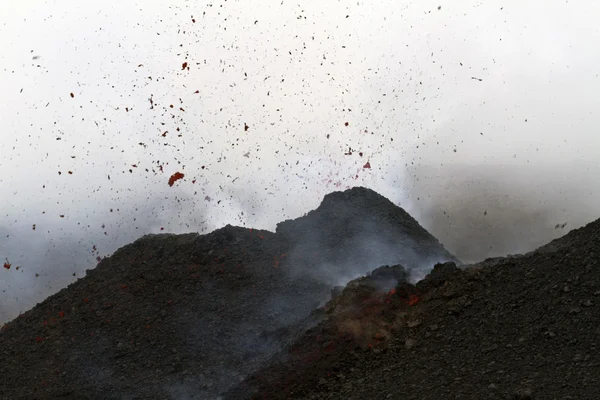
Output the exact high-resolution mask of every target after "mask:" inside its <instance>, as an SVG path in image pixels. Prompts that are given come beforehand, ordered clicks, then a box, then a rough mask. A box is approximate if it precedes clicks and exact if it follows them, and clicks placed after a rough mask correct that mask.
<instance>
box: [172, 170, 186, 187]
mask: <svg viewBox="0 0 600 400" xmlns="http://www.w3.org/2000/svg"><path fill="white" fill-rule="evenodd" d="M184 176H185V175H183V174H182V173H181V172H175V173H174V174H173V175H171V177H170V178H169V186H173V184H174V183H175V182H177V181H178V180H180V179H181V178H183V177H184Z"/></svg>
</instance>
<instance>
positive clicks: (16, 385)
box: [0, 188, 458, 399]
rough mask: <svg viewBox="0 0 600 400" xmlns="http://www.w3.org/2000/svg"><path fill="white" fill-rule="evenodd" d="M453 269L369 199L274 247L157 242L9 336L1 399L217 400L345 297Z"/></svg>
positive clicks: (345, 196)
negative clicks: (381, 275)
mask: <svg viewBox="0 0 600 400" xmlns="http://www.w3.org/2000/svg"><path fill="white" fill-rule="evenodd" d="M442 261H455V262H458V260H456V258H455V257H453V256H452V255H451V254H450V253H448V252H447V251H446V250H445V249H444V247H443V246H442V245H441V244H440V243H439V242H438V241H437V240H436V239H435V238H434V237H433V236H432V235H430V234H429V233H428V232H427V231H426V230H425V229H424V228H422V227H421V226H420V225H419V224H418V223H417V222H416V221H415V220H414V219H413V218H412V217H411V216H410V215H408V214H407V213H406V212H405V211H404V210H402V209H401V208H399V207H397V206H395V205H394V204H393V203H392V202H390V201H389V200H387V199H386V198H384V197H382V196H380V195H378V194H377V193H375V192H373V191H371V190H369V189H365V188H353V189H350V190H347V191H345V192H335V193H331V194H329V195H327V196H325V198H324V199H323V202H322V204H321V205H320V206H319V207H318V208H317V209H316V210H314V211H311V212H310V213H308V214H307V215H306V216H304V217H301V218H298V219H296V220H290V221H285V222H282V223H280V224H279V225H278V226H277V229H276V232H275V233H273V232H267V231H262V230H252V229H246V228H239V227H233V226H226V227H224V228H222V229H218V230H216V231H214V232H212V233H210V234H207V235H199V234H195V233H190V234H184V235H171V234H161V235H147V236H144V237H142V238H140V239H139V240H137V241H135V242H134V243H132V244H130V245H127V246H124V247H123V248H121V249H119V250H118V251H117V252H115V254H113V255H112V256H111V257H109V258H105V259H103V260H102V261H101V262H100V263H99V265H98V266H97V267H96V268H94V269H93V270H89V271H88V273H87V276H86V277H85V278H82V279H80V280H78V281H77V282H75V283H73V284H71V285H70V286H69V287H67V288H65V289H63V290H61V291H60V292H58V293H57V294H55V295H53V296H50V297H49V298H48V299H46V300H45V301H44V302H42V303H41V304H38V305H37V306H36V307H34V308H33V309H32V310H30V311H28V312H26V313H24V314H22V315H20V316H19V317H18V318H16V319H15V320H13V321H11V322H9V323H7V324H6V325H5V326H4V327H3V328H2V331H1V332H2V333H1V334H0V354H2V361H3V362H2V363H1V364H0V372H1V373H2V377H3V378H2V380H1V382H0V397H2V398H11V399H19V398H22V399H33V398H39V399H42V398H57V397H60V398H73V399H85V398H90V399H98V398H102V399H141V398H149V399H213V398H216V397H217V396H218V395H219V394H220V393H224V392H227V391H228V390H230V389H232V388H234V387H235V386H236V385H237V384H239V383H240V382H241V381H242V380H243V379H244V378H245V377H247V376H248V375H249V374H251V373H252V372H255V371H257V370H258V369H259V368H261V367H264V366H265V365H266V364H265V363H266V362H271V360H272V359H273V357H274V356H275V355H276V354H277V353H278V352H280V351H282V350H284V349H285V348H286V346H288V345H290V344H291V343H294V342H295V341H296V340H297V339H298V338H300V337H301V335H302V334H303V333H304V332H305V331H306V330H307V329H309V328H311V327H313V326H315V325H316V324H318V323H319V322H320V321H322V320H323V319H324V318H325V315H324V314H323V313H322V312H320V311H319V310H318V308H319V307H321V306H323V305H324V304H325V303H326V302H327V301H328V300H329V299H330V298H331V293H332V289H334V288H335V287H336V286H339V285H342V284H345V283H346V282H348V281H349V280H351V279H354V278H356V277H359V276H361V275H365V274H368V273H369V272H370V271H372V270H373V269H375V268H377V267H379V266H381V265H383V264H402V265H403V266H405V267H406V268H407V269H408V270H410V272H411V273H412V274H413V275H414V276H419V275H424V274H425V272H426V270H427V269H429V268H431V266H433V264H435V263H436V262H442ZM388 278H390V277H388ZM390 279H391V281H390ZM390 279H388V282H386V284H388V285H389V284H390V282H391V285H392V286H393V285H394V284H395V281H394V280H393V277H391V278H390ZM315 310H316V311H315Z"/></svg>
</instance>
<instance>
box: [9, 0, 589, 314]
mask: <svg viewBox="0 0 600 400" xmlns="http://www.w3.org/2000/svg"><path fill="white" fill-rule="evenodd" d="M438 6H441V9H439V10H438ZM599 17H600V4H599V3H597V2H592V1H586V2H582V1H579V2H573V1H564V0H563V1H558V0H556V1H555V0H550V1H548V0H544V1H541V0H529V1H517V0H510V1H485V2H484V1H466V0H463V1H460V2H439V1H436V2H431V1H418V2H406V1H398V0H394V1H388V0H382V1H378V2H375V3H373V2H370V3H362V2H341V1H337V2H333V1H327V2H323V1H305V2H288V1H283V2H281V1H279V2H277V1H266V0H253V1H252V2H242V1H223V0H217V1H215V2H214V3H212V4H208V3H206V2H190V1H182V0H173V1H144V2H132V1H129V2H128V1H122V0H120V1H116V0H105V1H102V2H94V3H89V2H81V1H71V0H56V1H48V2H45V3H43V4H40V3H38V2H35V3H34V2H31V1H27V0H25V1H21V2H17V1H15V0H0V48H1V49H2V51H1V52H0V122H1V123H2V125H1V126H2V131H0V168H1V170H2V175H1V176H0V191H1V193H2V202H1V203H0V258H1V259H0V261H1V262H3V260H4V259H5V258H7V259H8V260H9V261H10V262H11V263H12V265H13V267H12V268H11V269H10V270H4V269H2V270H1V271H0V289H1V290H2V292H0V296H2V297H1V301H0V322H1V321H3V320H6V319H7V318H11V317H14V316H15V315H16V314H17V313H18V312H19V311H24V310H26V309H28V308H30V307H31V306H33V305H34V304H35V303H36V302H39V301H41V300H43V299H44V298H45V297H46V296H47V295H48V294H51V293H54V292H55V291H57V290H59V289H60V288H62V287H64V286H65V285H66V284H68V283H69V282H72V281H73V280H75V279H76V277H81V276H83V273H84V271H85V269H86V268H90V267H91V266H93V265H94V264H95V261H94V259H95V257H96V256H103V255H107V254H110V253H112V252H113V251H114V250H116V249H117V248H119V247H121V246H122V245H124V244H127V243H129V242H131V241H132V240H134V239H136V238H137V237H139V236H141V235H143V234H145V233H149V232H160V228H161V227H163V228H164V231H165V232H176V233H180V232H188V231H200V232H207V231H210V230H213V229H215V228H218V227H220V226H223V225H225V224H227V223H231V224H234V225H245V226H253V227H257V228H266V229H271V230H273V229H274V227H275V223H276V222H278V221H280V220H282V219H285V218H295V217H298V216H300V215H301V214H303V213H304V212H307V211H309V210H310V209H313V208H315V207H316V206H317V205H318V204H319V202H320V200H321V198H322V196H323V195H325V194H326V193H328V192H331V191H333V190H337V189H345V188H347V187H349V186H354V185H364V186H368V187H371V188H373V189H374V190H377V191H378V192H380V193H382V194H383V195H385V196H387V197H389V198H390V199H392V200H393V201H395V202H397V203H400V204H401V205H402V206H403V207H405V208H406V209H407V210H408V211H409V212H411V213H412V214H413V215H414V216H415V217H416V218H417V219H418V220H419V221H420V222H421V223H422V224H423V225H424V226H425V227H426V228H428V229H429V230H430V231H431V232H432V233H433V234H434V235H436V236H437V237H438V238H440V239H441V241H442V242H443V243H446V244H447V247H448V248H449V250H450V251H454V252H456V254H458V255H459V257H460V256H461V255H464V256H465V257H466V256H468V255H469V256H470V254H471V253H473V254H475V253H476V255H477V256H480V255H482V254H484V253H485V254H486V255H487V253H486V251H487V250H485V249H487V248H488V247H487V246H488V244H490V243H492V244H494V245H495V246H496V247H495V249H496V252H501V253H502V254H504V253H505V252H511V251H526V250H528V249H531V248H533V246H535V245H539V244H542V243H543V242H544V241H546V240H549V239H551V238H553V237H556V236H557V235H560V234H562V233H564V231H556V230H554V229H553V228H554V225H555V224H556V223H563V222H565V221H566V220H569V226H568V228H576V227H578V226H581V225H582V224H585V223H587V222H589V221H591V220H592V219H594V218H597V217H598V216H600V206H598V205H597V204H600V201H598V200H600V194H599V190H598V184H597V182H598V178H597V176H598V173H600V166H599V163H598V161H597V158H598V157H597V156H598V154H600V136H599V134H598V133H597V127H598V126H600V124H599V123H598V122H599V121H598V118H599V116H598V110H600V95H598V93H599V92H600V80H599V78H598V69H599V68H598V67H599V66H600V48H599V47H598V43H600V32H599V28H598V25H597V21H598V19H599ZM193 19H195V22H193ZM34 58H35V59H34ZM184 62H187V63H188V67H189V69H186V70H182V65H183V63H184ZM474 78H476V79H474ZM196 91H198V93H195V92H196ZM70 93H73V95H74V97H73V98H72V97H71V96H70ZM150 98H152V99H153V102H154V107H153V108H151V103H150V101H149V99H150ZM170 105H173V108H171V107H170ZM180 108H182V109H183V110H181V109H180ZM127 110H128V111H127ZM346 122H347V123H348V126H346V125H345V123H346ZM244 124H247V125H248V126H249V129H248V130H247V131H245V130H244ZM177 129H179V131H177ZM165 131H166V132H167V133H166V135H165V136H164V137H163V136H162V134H163V133H164V132H165ZM178 135H181V136H180V137H179V136H178ZM139 143H143V145H140V144H139ZM349 149H352V155H345V153H347V152H349ZM359 152H362V153H363V155H362V157H361V156H359V154H358V153H359ZM367 161H369V163H370V165H371V168H370V169H366V168H363V165H364V164H365V163H366V162H367ZM132 165H136V166H137V167H133V166H132ZM202 166H204V167H205V168H204V169H202ZM159 167H162V169H163V170H162V172H161V171H160V170H159ZM407 167H409V168H408V169H407ZM130 169H131V171H132V172H129V170H130ZM146 170H148V171H146ZM59 171H60V172H61V174H60V175H59ZM68 171H71V172H72V174H69V173H68ZM178 171H179V172H182V173H184V174H185V177H184V178H183V179H182V180H180V181H178V182H176V183H175V184H174V185H173V187H169V186H168V184H167V182H168V179H169V177H170V176H171V175H172V174H173V173H175V172H178ZM471 175H473V176H471ZM108 176H110V179H109V178H108ZM513 178H514V179H513ZM517 183H518V184H517ZM482 193H483V195H482ZM507 193H509V194H511V196H510V198H508V197H507ZM517 194H519V195H518V196H517ZM521 195H522V196H521ZM207 196H208V197H207ZM481 196H483V197H485V199H484V200H481V201H480V199H483V197H481ZM208 198H210V200H208ZM517 198H518V200H515V199H517ZM474 199H475V200H476V201H475V200H474ZM473 202H475V203H477V206H474V205H473V204H472V203H473ZM482 202H483V203H482ZM484 203H485V204H484ZM482 204H483V205H482ZM498 204H502V206H499V205H498ZM494 207H495V208H494ZM479 208H482V209H486V210H487V209H488V208H490V212H491V209H496V210H497V213H496V219H495V220H494V221H495V222H494V223H491V224H490V223H489V219H488V220H487V221H486V220H483V219H482V217H481V216H482V213H481V211H482V210H480V209H479ZM111 209H112V211H111ZM442 209H443V210H442ZM452 212H454V214H453V220H452V221H453V224H449V223H447V220H446V219H447V218H449V217H448V215H449V214H452ZM440 213H446V214H443V215H442V214H440ZM491 214H493V213H491ZM524 214H527V215H529V216H531V215H533V217H528V218H529V219H528V218H523V217H522V215H524ZM60 215H64V218H61V217H60ZM445 218H446V219H445ZM490 218H491V217H490ZM440 221H442V222H440ZM481 221H486V222H481ZM523 221H531V223H528V224H527V227H528V228H527V229H525V228H524V227H523V226H521V227H520V228H519V229H518V230H517V231H515V230H513V231H511V230H508V231H507V229H506V228H501V227H500V226H502V225H503V224H505V222H506V224H505V225H506V226H513V225H514V224H517V223H519V222H520V223H521V224H522V223H523ZM508 222H510V223H514V224H513V225H511V224H510V223H508ZM34 224H35V225H36V229H35V230H33V225H34ZM478 229H479V230H481V229H484V230H485V234H486V235H487V236H489V238H488V239H489V240H488V241H486V242H485V246H484V245H483V242H482V243H474V244H473V246H475V247H478V248H480V250H478V251H471V252H470V250H469V249H466V248H465V246H466V247H471V250H473V249H472V248H474V247H473V246H470V245H469V243H472V241H473V240H475V241H477V240H478V239H477V238H480V237H481V236H482V235H481V234H479V233H478V234H473V232H478ZM105 232H106V234H105ZM506 235H509V236H511V239H510V240H508V241H507V240H506ZM467 238H468V240H467ZM525 238H526V239H527V240H526V241H523V240H521V239H525ZM486 240H487V239H486ZM524 243H525V244H524ZM94 245H96V248H97V249H98V251H97V252H92V248H93V246H94ZM490 246H491V244H490ZM484 247H485V249H484ZM481 249H484V250H481ZM492 253H493V251H492ZM490 254H491V253H490ZM1 262H0V264H1ZM16 266H19V267H20V268H19V270H16ZM36 274H38V275H39V277H36ZM73 274H75V277H74V276H73Z"/></svg>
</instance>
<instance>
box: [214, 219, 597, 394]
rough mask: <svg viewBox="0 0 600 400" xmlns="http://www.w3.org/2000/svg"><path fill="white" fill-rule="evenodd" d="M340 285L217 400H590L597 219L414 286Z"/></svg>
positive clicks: (439, 270) (444, 268)
mask: <svg viewBox="0 0 600 400" xmlns="http://www.w3.org/2000/svg"><path fill="white" fill-rule="evenodd" d="M371 281H372V279H371V278H362V279H359V280H356V281H353V282H351V283H350V284H349V285H348V286H347V287H346V288H345V289H344V291H343V292H342V294H341V295H340V296H341V297H343V298H344V300H343V301H341V300H338V298H336V299H333V300H332V301H331V302H329V303H328V304H327V305H326V306H325V307H324V308H323V309H322V310H321V313H322V314H324V315H325V317H324V318H323V320H322V321H321V322H320V323H319V324H318V325H317V326H315V327H313V328H311V329H310V330H308V331H307V332H305V334H303V335H302V336H301V337H300V338H298V339H297V340H296V341H295V342H294V343H292V344H291V345H290V346H288V347H287V348H286V349H285V351H283V352H282V353H280V354H278V355H276V356H274V357H273V359H272V360H271V363H269V364H268V366H267V367H265V368H263V369H261V370H260V371H258V372H256V373H254V374H253V375H252V376H251V377H249V378H247V379H246V380H245V381H244V382H243V383H242V384H240V385H239V386H237V387H236V388H234V389H232V390H230V391H229V392H228V393H227V395H226V396H225V398H226V399H241V398H244V399H246V398H248V397H252V398H255V399H292V398H293V399H432V400H433V399H597V398H598V393H600V380H599V379H598V377H600V353H599V352H598V346H600V312H599V310H598V303H600V220H597V221H595V222H593V223H590V224H588V225H587V226H585V227H583V228H581V229H577V230H575V231H572V232H570V233H569V234H567V235H566V236H564V237H563V238H560V239H557V240H554V241H552V242H551V243H549V244H548V245H545V246H542V247H541V248H540V249H538V250H536V251H533V252H530V253H528V254H525V255H518V256H511V257H506V258H495V259H489V260H485V261H484V262H482V263H479V264H474V265H470V266H466V267H465V268H457V266H456V265H455V264H454V263H444V264H438V265H436V266H435V268H434V269H433V270H432V272H431V273H430V274H429V275H428V276H427V277H426V278H425V279H424V280H422V281H420V282H418V283H417V284H416V285H410V284H407V283H406V282H400V283H399V284H398V285H397V286H396V287H395V288H394V289H392V290H391V291H382V290H377V289H376V288H375V287H374V285H373V283H372V282H371Z"/></svg>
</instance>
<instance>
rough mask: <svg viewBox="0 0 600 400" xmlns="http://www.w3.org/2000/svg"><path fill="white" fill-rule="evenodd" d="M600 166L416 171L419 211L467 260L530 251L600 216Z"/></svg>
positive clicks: (420, 217) (414, 189) (457, 167)
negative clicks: (598, 171) (599, 169)
mask: <svg viewBox="0 0 600 400" xmlns="http://www.w3.org/2000/svg"><path fill="white" fill-rule="evenodd" d="M596 169H597V164H596V165H594V164H583V163H572V164H569V165H564V164H563V165H561V164H558V163H557V164H556V165H548V166H545V167H544V166H527V167H520V168H519V167H509V166H493V165H491V166H490V165H477V166H475V165H447V166H446V165H444V166H439V167H434V166H428V167H417V168H413V169H411V175H412V182H411V184H412V188H411V189H410V190H409V192H410V193H411V200H412V201H413V202H415V200H416V199H419V200H416V203H417V204H416V205H414V209H413V212H415V213H416V214H417V219H418V220H419V222H420V223H421V224H423V226H424V227H426V228H427V229H428V230H429V231H430V232H433V233H434V235H435V236H436V237H437V238H438V239H439V240H440V241H441V242H442V243H444V245H445V246H446V247H447V248H448V249H449V250H450V251H451V252H452V253H453V254H455V255H456V256H457V257H458V258H459V259H461V260H462V261H464V262H477V261H481V260H483V259H484V258H487V257H495V256H502V255H506V254H517V253H525V252H528V251H531V250H533V249H535V248H537V247H539V246H541V245H543V244H545V243H547V242H549V241H550V240H552V239H555V238H557V237H560V236H563V235H564V234H566V233H567V232H569V231H570V230H572V229H576V228H579V227H581V226H583V225H585V224H587V223H588V222H589V221H592V220H594V219H596V218H597V217H598V215H600V210H599V209H598V204H599V203H598V202H599V201H600V184H598V182H597V181H594V180H593V179H592V178H591V177H592V176H593V174H594V171H596Z"/></svg>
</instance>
